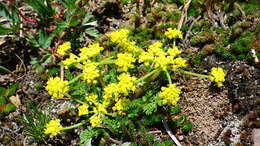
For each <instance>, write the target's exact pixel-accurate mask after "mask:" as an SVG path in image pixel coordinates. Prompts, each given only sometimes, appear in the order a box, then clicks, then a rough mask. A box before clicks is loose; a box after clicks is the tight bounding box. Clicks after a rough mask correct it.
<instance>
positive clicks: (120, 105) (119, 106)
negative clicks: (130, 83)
mask: <svg viewBox="0 0 260 146" xmlns="http://www.w3.org/2000/svg"><path fill="white" fill-rule="evenodd" d="M129 102H130V100H129V99H127V98H125V97H124V98H122V99H119V100H118V101H117V102H116V104H115V105H114V106H113V107H112V109H113V110H114V111H117V112H118V114H119V115H123V114H124V113H123V112H124V110H125V107H126V106H127V104H128V103H129Z"/></svg>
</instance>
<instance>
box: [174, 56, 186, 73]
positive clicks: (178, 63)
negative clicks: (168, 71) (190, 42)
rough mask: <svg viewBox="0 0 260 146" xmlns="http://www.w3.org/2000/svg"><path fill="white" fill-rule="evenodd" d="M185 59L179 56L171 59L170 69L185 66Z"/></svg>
mask: <svg viewBox="0 0 260 146" xmlns="http://www.w3.org/2000/svg"><path fill="white" fill-rule="evenodd" d="M186 62H187V61H186V60H185V59H183V58H181V57H178V58H175V59H174V60H173V61H172V64H173V65H172V69H173V70H174V69H176V68H180V67H186V66H187V63H186Z"/></svg>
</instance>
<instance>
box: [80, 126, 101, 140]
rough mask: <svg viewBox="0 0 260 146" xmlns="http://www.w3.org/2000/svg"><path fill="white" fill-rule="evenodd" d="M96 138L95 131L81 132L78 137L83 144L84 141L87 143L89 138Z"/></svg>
mask: <svg viewBox="0 0 260 146" xmlns="http://www.w3.org/2000/svg"><path fill="white" fill-rule="evenodd" d="M97 136H98V131H96V130H95V129H92V128H90V129H86V130H84V131H82V132H81V133H80V135H79V137H80V143H85V142H86V141H89V140H90V139H91V138H94V137H97Z"/></svg>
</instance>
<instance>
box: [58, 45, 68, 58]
mask: <svg viewBox="0 0 260 146" xmlns="http://www.w3.org/2000/svg"><path fill="white" fill-rule="evenodd" d="M70 48H71V43H70V42H65V43H63V44H61V45H59V46H58V49H57V53H58V54H60V55H63V56H64V55H65V54H66V52H67V51H68V50H69V49H70Z"/></svg>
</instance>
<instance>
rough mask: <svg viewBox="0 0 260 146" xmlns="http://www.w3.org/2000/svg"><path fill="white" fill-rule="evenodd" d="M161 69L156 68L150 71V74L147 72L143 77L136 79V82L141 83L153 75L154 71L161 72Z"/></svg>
mask: <svg viewBox="0 0 260 146" xmlns="http://www.w3.org/2000/svg"><path fill="white" fill-rule="evenodd" d="M160 71H161V70H159V69H155V70H153V71H151V72H149V73H148V74H146V75H145V76H143V77H141V78H140V79H138V80H137V81H136V83H140V82H142V81H143V80H146V79H147V78H149V77H150V76H152V75H153V74H154V73H156V72H160Z"/></svg>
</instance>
